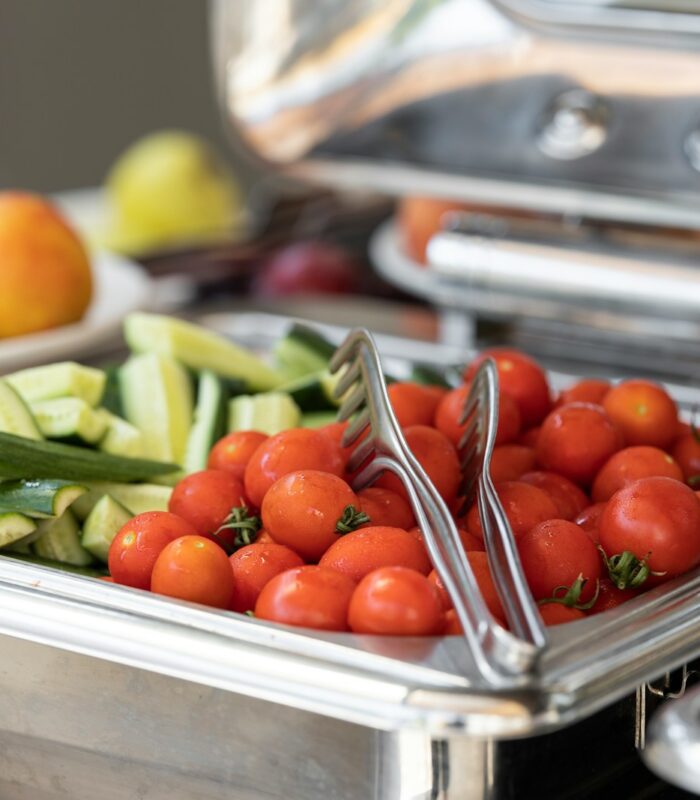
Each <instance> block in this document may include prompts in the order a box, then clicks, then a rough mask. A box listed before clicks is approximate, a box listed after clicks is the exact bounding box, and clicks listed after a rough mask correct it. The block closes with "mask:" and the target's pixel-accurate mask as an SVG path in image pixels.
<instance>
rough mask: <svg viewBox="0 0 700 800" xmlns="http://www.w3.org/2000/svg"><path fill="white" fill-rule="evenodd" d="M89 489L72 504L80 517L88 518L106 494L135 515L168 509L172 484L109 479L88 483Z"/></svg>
mask: <svg viewBox="0 0 700 800" xmlns="http://www.w3.org/2000/svg"><path fill="white" fill-rule="evenodd" d="M86 485H87V487H88V491H87V493H86V494H84V495H82V496H81V497H79V498H78V499H77V500H76V501H75V502H74V503H73V505H72V506H71V511H72V512H73V513H74V514H75V515H76V516H77V517H78V519H83V520H84V519H87V517H88V515H89V514H90V512H91V511H92V509H93V508H94V507H95V505H96V504H97V503H98V502H99V500H100V499H101V498H102V497H104V496H105V495H107V494H108V495H110V496H111V497H113V498H114V499H115V500H116V501H117V502H118V503H119V504H120V505H122V506H124V508H126V509H127V511H129V512H131V514H132V515H133V516H136V514H143V513H145V512H146V511H167V510H168V502H169V501H170V495H171V494H172V493H173V490H172V488H171V487H170V486H158V485H157V484H155V483H111V482H109V481H93V482H88V483H87V484H86Z"/></svg>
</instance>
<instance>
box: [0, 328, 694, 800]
mask: <svg viewBox="0 0 700 800" xmlns="http://www.w3.org/2000/svg"><path fill="white" fill-rule="evenodd" d="M208 322H209V323H210V324H212V325H214V327H218V328H219V329H221V330H227V331H228V332H230V333H233V334H234V337H235V338H237V339H238V340H239V341H242V342H244V343H245V342H248V341H250V340H255V342H256V345H257V346H258V347H259V348H262V349H265V348H266V346H267V344H268V343H270V341H271V339H273V338H274V337H275V336H276V334H277V330H276V328H279V327H284V326H287V325H288V324H289V320H286V319H276V320H275V319H274V318H270V317H268V316H265V315H248V316H246V315H236V316H235V317H231V316H228V315H224V316H217V317H211V318H209V319H208ZM329 332H330V333H331V335H335V336H338V335H339V334H340V335H341V336H342V331H339V330H338V329H332V328H331V329H329ZM379 344H380V349H383V350H384V352H385V353H386V355H387V357H389V358H388V362H389V363H390V364H391V369H392V370H397V369H398V370H400V369H401V368H402V367H403V369H404V370H406V369H408V367H409V366H410V360H409V359H408V358H407V356H408V355H409V354H410V355H413V356H414V357H415V356H416V355H418V356H423V355H424V356H426V358H425V359H424V360H426V361H430V362H431V363H433V364H440V363H444V364H448V363H454V360H455V352H454V351H451V350H450V349H449V348H446V349H445V348H441V347H440V346H437V345H429V344H427V343H420V344H419V343H414V342H412V341H409V340H400V339H386V340H385V339H382V337H379ZM461 355H462V359H463V358H464V356H465V355H467V354H464V353H463V354H461ZM428 356H429V358H428ZM682 394H683V395H684V399H688V398H689V395H688V392H685V393H682ZM698 620H700V571H696V572H695V573H692V574H690V575H687V576H685V577H683V578H680V579H677V580H675V581H673V582H670V583H668V584H666V585H664V586H662V587H659V588H657V589H654V590H652V591H650V592H648V593H647V594H646V595H644V596H643V597H640V598H637V599H636V600H634V601H631V602H630V603H628V604H626V605H625V606H623V607H620V608H618V609H616V610H614V611H612V612H609V613H607V614H605V615H603V616H598V617H592V618H589V619H587V620H584V621H582V622H580V623H576V624H573V625H568V626H562V627H560V628H554V629H551V630H550V631H549V640H550V641H549V646H548V648H547V650H546V652H545V655H544V657H543V658H542V660H541V663H540V665H539V668H538V670H537V672H536V673H535V674H534V675H533V676H532V678H531V679H530V680H528V682H527V683H526V684H523V685H520V686H513V687H512V688H510V689H505V690H502V691H493V690H492V689H490V688H489V687H488V686H487V685H486V684H485V683H484V681H483V680H482V679H481V677H480V675H479V673H478V671H477V670H476V669H475V666H474V664H473V663H472V662H471V660H470V658H469V653H468V650H467V648H466V646H465V643H464V642H463V641H462V640H461V639H459V637H447V638H441V637H437V638H427V639H391V638H382V637H358V636H353V635H350V634H309V633H307V632H305V631H295V630H292V629H285V628H283V627H279V626H275V625H270V624H266V623H262V622H258V621H255V620H251V619H247V618H243V617H240V616H237V615H233V614H228V613H224V612H215V611H210V610H205V609H202V608H200V607H197V606H193V605H188V604H185V603H180V602H175V601H171V600H169V599H166V598H161V597H157V596H154V595H150V594H146V593H141V592H137V591H134V590H130V589H126V588H124V587H119V586H114V585H110V584H105V583H102V582H98V581H95V580H93V579H88V578H81V577H75V576H68V575H64V574H61V573H56V572H53V571H50V570H46V569H42V568H38V567H34V566H29V565H27V564H23V563H19V562H14V561H11V560H9V559H2V560H0V653H2V659H1V661H0V663H1V665H2V666H1V668H0V689H1V690H2V691H0V745H1V746H0V790H1V791H0V796H2V797H3V798H8V800H10V799H11V800H14V798H20V797H22V798H24V797H31V798H32V800H34V798H36V800H43V798H48V797H52V798H53V797H70V798H72V800H82V798H83V797H85V798H88V797H90V798H92V797H94V796H95V794H94V792H95V785H94V783H93V781H94V782H95V783H97V784H98V785H99V786H100V792H101V796H103V797H108V798H112V797H114V798H117V797H119V798H121V797H129V798H132V797H139V796H143V797H147V798H160V797H166V796H168V797H170V798H180V797H182V798H189V797H196V798H219V797H231V796H235V797H237V798H238V797H242V798H249V797H250V798H253V797H255V798H257V797H260V798H265V797H268V798H269V797H280V798H281V797H294V798H296V797H299V798H305V800H306V799H307V798H309V799H311V798H317V797H318V798H321V797H337V798H341V797H342V798H358V800H359V799H360V798H372V797H376V798H382V799H384V798H404V797H426V798H427V797H444V798H450V799H454V798H482V797H503V798H505V797H511V796H517V795H512V794H508V792H509V791H510V790H509V789H508V785H509V784H508V780H507V777H506V775H507V772H502V770H505V769H506V764H508V763H509V758H511V759H512V758H516V760H517V753H518V752H520V750H519V747H520V744H523V743H519V742H514V743H513V746H514V747H515V748H516V750H515V751H513V750H510V749H509V745H508V744H507V742H506V741H505V740H507V739H512V738H514V737H515V738H517V737H523V736H538V737H539V738H538V739H537V741H539V742H541V743H544V742H550V744H549V745H545V744H541V748H544V749H542V752H550V751H549V750H547V747H553V746H554V744H553V742H555V741H556V742H560V744H559V745H558V746H562V745H561V743H562V742H566V741H569V739H567V738H566V736H565V737H564V738H563V739H557V738H556V737H553V738H551V739H550V738H549V737H547V736H543V734H546V732H547V731H551V730H556V729H558V728H561V727H563V726H572V725H573V728H567V731H573V730H576V728H577V725H574V723H576V722H577V721H580V720H582V719H583V718H584V717H586V716H588V715H591V714H593V713H595V712H600V711H601V709H608V710H607V711H603V712H601V713H604V714H611V715H613V716H612V717H611V718H610V719H613V718H615V717H614V715H618V716H619V714H620V713H621V712H620V711H619V709H620V708H621V707H620V706H619V705H616V701H618V700H621V699H623V698H625V696H627V695H629V693H630V692H632V691H633V690H634V689H635V687H637V686H638V685H639V684H641V683H643V682H645V681H647V680H650V679H652V678H654V677H656V676H658V675H660V674H662V673H665V672H667V671H668V670H670V669H672V668H674V667H676V666H678V665H680V664H683V663H685V662H687V661H689V660H691V659H693V658H695V657H697V656H699V655H700V623H699V622H698ZM579 724H581V725H585V724H586V723H585V722H583V723H579ZM608 724H612V723H608ZM628 733H629V736H630V741H629V742H627V744H629V747H632V744H631V735H632V734H631V728H630V729H629V730H628ZM567 735H568V734H567ZM623 738H624V737H623ZM601 741H602V740H601ZM499 742H501V743H500V744H499ZM619 746H620V741H618V740H616V741H615V742H614V743H612V744H611V745H610V747H609V748H608V750H609V752H608V757H612V754H613V753H615V752H616V750H615V748H616V747H619ZM513 752H515V753H516V756H513ZM522 752H523V753H528V758H529V759H530V760H531V759H532V755H531V751H527V750H526V749H525V745H524V744H523V750H522ZM497 765H500V766H498V767H497ZM511 768H512V764H511ZM499 776H500V777H499ZM562 777H563V778H564V779H566V777H567V776H566V775H564V776H562ZM496 785H498V786H499V787H500V788H499V789H498V791H496V788H495V787H496ZM139 787H140V788H139ZM511 788H512V787H511ZM139 792H141V794H139ZM553 796H556V795H553Z"/></svg>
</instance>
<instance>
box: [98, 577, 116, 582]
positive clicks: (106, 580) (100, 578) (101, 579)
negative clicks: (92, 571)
mask: <svg viewBox="0 0 700 800" xmlns="http://www.w3.org/2000/svg"><path fill="white" fill-rule="evenodd" d="M97 580H98V581H104V582H105V583H116V581H115V580H114V578H113V577H112V576H111V575H100V577H99V578H98V579H97Z"/></svg>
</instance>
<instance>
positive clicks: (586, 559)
mask: <svg viewBox="0 0 700 800" xmlns="http://www.w3.org/2000/svg"><path fill="white" fill-rule="evenodd" d="M518 552H519V553H520V561H521V563H522V565H523V572H524V573H525V577H526V579H527V582H528V585H529V587H530V591H531V592H532V596H533V597H534V598H535V600H544V599H546V598H548V597H554V595H555V590H557V589H558V588H559V587H561V586H566V587H570V586H571V585H572V584H573V583H574V581H576V579H577V578H578V577H579V576H582V577H583V579H584V580H585V581H586V583H585V585H584V587H583V589H582V590H581V593H580V595H579V598H577V599H576V602H579V601H580V602H583V603H585V602H587V601H588V600H590V599H591V598H592V597H593V596H594V595H595V591H596V581H598V579H599V578H600V576H601V571H602V561H601V558H600V554H599V553H598V550H597V548H596V546H595V545H594V544H593V542H592V541H591V540H590V538H589V537H588V536H587V535H586V534H585V533H584V531H582V530H581V528H579V527H578V525H575V524H574V523H573V522H568V521H567V520H564V519H550V520H547V521H546V522H541V523H540V524H539V525H536V526H535V527H534V528H532V529H531V530H529V531H528V532H527V533H525V534H523V535H522V536H521V537H520V538H519V539H518Z"/></svg>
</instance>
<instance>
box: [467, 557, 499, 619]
mask: <svg viewBox="0 0 700 800" xmlns="http://www.w3.org/2000/svg"><path fill="white" fill-rule="evenodd" d="M467 559H468V561H469V566H470V567H471V568H472V572H473V573H474V577H475V578H476V583H477V585H478V587H479V591H480V592H481V596H482V597H483V598H484V603H486V607H487V608H488V610H489V611H490V612H491V613H492V614H493V616H494V618H495V619H496V620H497V621H498V622H500V624H501V625H503V626H505V625H507V623H506V614H505V611H504V610H503V606H502V605H501V599H500V597H499V596H498V592H497V591H496V584H495V583H494V582H493V577H492V576H491V569H490V568H489V560H488V558H487V556H486V553H477V552H471V553H467Z"/></svg>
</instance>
